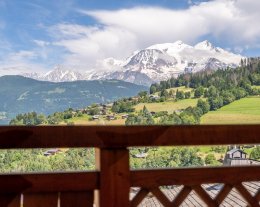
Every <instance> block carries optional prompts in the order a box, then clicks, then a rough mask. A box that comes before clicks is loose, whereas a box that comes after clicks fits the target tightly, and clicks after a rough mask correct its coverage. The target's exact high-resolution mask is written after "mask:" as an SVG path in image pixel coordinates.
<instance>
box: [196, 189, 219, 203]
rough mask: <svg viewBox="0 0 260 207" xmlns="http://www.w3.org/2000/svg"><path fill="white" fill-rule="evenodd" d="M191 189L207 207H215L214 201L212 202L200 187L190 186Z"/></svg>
mask: <svg viewBox="0 0 260 207" xmlns="http://www.w3.org/2000/svg"><path fill="white" fill-rule="evenodd" d="M192 189H193V190H194V191H195V192H196V193H197V194H198V196H199V197H200V198H201V199H202V200H203V201H204V202H205V203H206V204H207V205H208V207H217V206H218V204H217V202H216V201H214V200H212V199H211V197H210V196H209V194H207V193H206V192H205V190H204V189H203V188H202V187H201V186H200V185H194V186H192Z"/></svg>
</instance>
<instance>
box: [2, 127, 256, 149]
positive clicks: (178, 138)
mask: <svg viewBox="0 0 260 207" xmlns="http://www.w3.org/2000/svg"><path fill="white" fill-rule="evenodd" d="M257 143H260V125H208V126H207V125H202V126H201V125H200V126H194V125H193V126H131V127H125V126H40V127H25V126H20V127H17V126H8V127H3V126H2V127H0V148H1V149H9V148H49V147H98V148H113V147H115V148H117V147H130V146H173V145H174V146H193V145H221V144H222V145H227V144H257Z"/></svg>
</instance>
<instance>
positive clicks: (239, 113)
mask: <svg viewBox="0 0 260 207" xmlns="http://www.w3.org/2000/svg"><path fill="white" fill-rule="evenodd" d="M201 124H260V97H247V98H243V99H240V100H238V101H235V102H233V103H231V104H229V105H227V106H224V107H222V108H220V109H219V110H217V111H210V112H208V113H207V114H205V115H204V116H202V118H201Z"/></svg>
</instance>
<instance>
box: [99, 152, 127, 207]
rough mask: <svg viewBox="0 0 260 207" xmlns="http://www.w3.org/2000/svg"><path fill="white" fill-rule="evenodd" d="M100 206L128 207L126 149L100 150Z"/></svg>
mask: <svg viewBox="0 0 260 207" xmlns="http://www.w3.org/2000/svg"><path fill="white" fill-rule="evenodd" d="M99 161H100V163H101V164H100V197H99V202H100V206H106V207H122V206H124V207H130V201H129V192H130V169H129V152H128V150H127V149H126V148H120V149H101V150H100V160H99Z"/></svg>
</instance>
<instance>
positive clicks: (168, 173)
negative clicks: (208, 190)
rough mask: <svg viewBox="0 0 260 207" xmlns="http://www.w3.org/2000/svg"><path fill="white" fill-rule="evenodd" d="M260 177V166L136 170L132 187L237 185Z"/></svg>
mask: <svg viewBox="0 0 260 207" xmlns="http://www.w3.org/2000/svg"><path fill="white" fill-rule="evenodd" d="M234 175H236V176H234ZM259 175H260V166H244V167H211V168H177V169H159V170H136V171H132V172H131V185H132V186H136V187H144V188H152V187H157V186H163V185H198V184H203V183H227V184H235V183H239V182H242V181H255V180H259Z"/></svg>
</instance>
